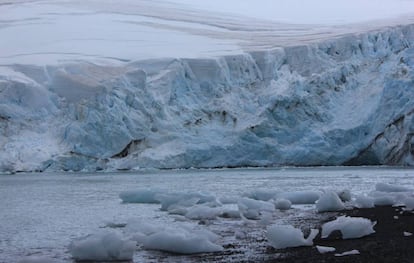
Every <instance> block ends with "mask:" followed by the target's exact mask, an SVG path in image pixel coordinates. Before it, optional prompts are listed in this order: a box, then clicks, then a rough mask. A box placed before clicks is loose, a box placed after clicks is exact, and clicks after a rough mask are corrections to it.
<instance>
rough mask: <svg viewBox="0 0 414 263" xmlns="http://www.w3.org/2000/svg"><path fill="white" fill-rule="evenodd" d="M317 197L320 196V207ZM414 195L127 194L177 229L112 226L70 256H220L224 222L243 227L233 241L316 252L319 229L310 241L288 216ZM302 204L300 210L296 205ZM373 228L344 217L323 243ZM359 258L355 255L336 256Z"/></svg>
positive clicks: (76, 245)
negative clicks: (259, 235)
mask: <svg viewBox="0 0 414 263" xmlns="http://www.w3.org/2000/svg"><path fill="white" fill-rule="evenodd" d="M315 194H318V196H319V198H318V199H317V200H316V201H315V200H314V199H315V198H314V197H315ZM413 194H414V191H413V190H412V189H410V188H405V187H402V186H398V185H394V184H382V183H381V184H377V185H376V187H375V190H373V191H371V192H368V193H367V194H366V195H361V194H359V195H355V196H354V195H353V194H352V192H351V191H350V190H349V189H345V190H336V191H332V190H322V191H295V192H280V191H271V190H263V189H256V190H253V191H251V192H249V193H245V194H243V195H241V196H239V197H236V196H231V197H230V196H227V197H226V196H223V197H217V196H216V195H214V194H212V193H198V192H188V193H179V192H174V193H173V192H168V191H165V190H161V189H152V190H151V189H140V190H134V191H124V192H121V193H120V194H119V197H120V198H121V200H122V202H123V203H125V204H137V205H139V204H145V203H148V204H154V205H156V206H159V209H160V210H161V211H164V213H166V214H168V215H169V217H170V218H171V219H172V221H173V223H172V224H157V223H154V222H148V221H143V220H140V219H139V217H137V218H132V219H130V220H129V221H128V222H126V224H119V225H121V226H122V227H118V226H117V224H113V226H116V227H115V228H116V229H112V230H106V231H101V232H99V233H95V234H92V235H88V236H86V237H83V238H80V239H76V240H73V242H72V243H71V244H70V246H69V250H70V252H71V254H72V257H73V258H75V259H79V260H106V261H111V260H120V259H128V260H131V259H132V258H133V253H134V251H137V250H147V251H149V252H150V251H152V250H159V251H164V252H168V253H176V254H197V253H214V252H221V251H224V250H225V246H224V245H225V243H224V240H223V236H222V233H221V232H220V231H217V228H214V225H215V224H219V223H220V222H239V223H238V226H239V227H237V228H234V229H230V230H226V231H233V232H232V236H233V238H234V240H242V239H245V238H246V237H247V235H248V234H247V233H248V231H249V230H248V229H249V226H255V227H258V228H260V229H262V232H263V233H264V235H265V238H266V240H267V242H268V245H269V246H272V247H274V248H275V249H283V248H288V247H297V246H313V239H314V238H315V237H316V236H317V235H318V233H319V230H318V229H307V230H308V232H309V235H308V236H307V237H306V238H305V236H304V233H303V229H304V228H303V225H300V224H299V225H298V226H294V225H291V224H290V223H284V222H283V220H284V219H283V218H284V217H286V218H287V217H289V214H290V213H293V214H298V213H299V214H300V213H301V211H303V210H304V209H305V210H306V209H308V211H313V213H315V214H323V213H324V212H326V211H339V210H343V209H352V208H353V207H360V208H361V207H372V206H374V205H378V204H377V203H378V202H377V203H375V200H380V199H381V200H385V199H387V198H390V200H393V202H392V203H390V204H387V205H404V202H405V203H406V205H405V206H406V209H407V210H409V209H411V208H410V207H411V205H412V203H411V202H412V198H413ZM282 196H283V197H285V198H286V199H285V198H281V197H282ZM220 200H221V201H225V202H221V201H220ZM298 200H301V202H302V204H299V205H298V204H297V203H296V202H297V201H298ZM311 201H313V203H312V202H311ZM381 205H382V203H381ZM306 207H307V208H306ZM309 209H310V210H309ZM305 220H306V219H305ZM302 224H303V223H302ZM375 224H376V222H371V221H370V220H369V219H366V218H357V217H346V216H340V217H338V218H336V219H335V220H332V221H329V222H327V223H325V224H323V225H322V226H321V237H322V238H327V237H329V235H330V234H331V233H332V232H333V231H336V230H338V231H340V232H341V234H342V238H343V239H351V238H361V237H364V236H366V235H370V234H373V233H375V230H374V228H375ZM108 226H110V225H108ZM111 227H112V226H111ZM112 228H113V227H112ZM212 229H213V230H212ZM221 231H223V229H222V230H221ZM404 235H405V236H410V233H408V232H404ZM316 249H318V251H319V252H320V253H330V252H334V251H335V248H330V247H320V246H317V247H316ZM355 253H356V252H355V251H351V252H349V253H342V254H338V255H337V256H346V255H351V254H355Z"/></svg>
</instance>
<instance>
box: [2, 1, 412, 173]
mask: <svg viewBox="0 0 414 263" xmlns="http://www.w3.org/2000/svg"><path fill="white" fill-rule="evenodd" d="M318 1H322V0H318ZM103 2H105V3H104V4H103ZM187 2H188V1H187ZM230 2H232V1H230ZM351 2H352V1H351ZM384 2H386V1H384ZM389 2H392V1H389ZM396 2H398V1H396ZM401 2H404V1H401ZM213 3H214V1H213ZM405 3H406V4H407V5H408V4H409V1H405ZM187 4H188V3H187ZM187 4H186V1H184V0H181V1H179V0H176V1H170V2H167V1H156V2H153V1H144V0H140V1H130V0H125V1H119V2H116V3H115V2H113V1H109V0H105V1H96V0H88V1H63V0H59V1H49V0H46V1H15V2H13V3H12V2H10V3H7V2H6V1H4V3H0V13H1V14H2V15H1V20H0V149H1V151H0V171H1V172H17V171H61V170H64V171H97V170H109V171H113V170H131V169H139V168H190V167H195V168H216V167H245V166H284V165H293V166H317V165H414V22H413V21H414V19H413V18H412V16H409V15H406V14H404V13H403V12H402V11H401V10H400V11H401V12H400V13H398V12H396V13H395V14H393V15H394V17H389V18H386V19H382V20H378V18H376V17H373V18H372V21H373V22H366V21H353V20H352V18H350V19H351V20H350V21H345V22H343V23H338V22H332V21H328V22H326V21H325V22H324V21H312V23H306V21H300V23H293V22H292V21H283V22H277V21H273V20H269V19H268V18H266V17H259V16H256V17H247V16H246V15H243V14H240V13H237V14H236V13H235V14H231V15H230V14H228V13H226V12H227V11H228V10H226V9H223V10H222V11H221V13H220V12H218V11H214V10H212V9H208V8H207V9H202V8H203V6H198V7H197V1H194V2H193V5H195V6H188V5H187ZM197 8H198V9H197ZM409 8H411V10H412V11H413V12H414V6H409V7H407V8H406V9H407V10H410V9H409ZM201 9H202V10H203V12H201V14H200V12H195V11H194V10H201ZM394 11H395V10H394ZM411 14H412V13H411ZM344 19H345V18H344ZM375 19H377V20H375Z"/></svg>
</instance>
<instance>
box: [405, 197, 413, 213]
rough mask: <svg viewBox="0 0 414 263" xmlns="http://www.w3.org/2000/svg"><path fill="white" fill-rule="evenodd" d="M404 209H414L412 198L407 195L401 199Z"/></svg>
mask: <svg viewBox="0 0 414 263" xmlns="http://www.w3.org/2000/svg"><path fill="white" fill-rule="evenodd" d="M403 203H404V205H405V209H406V210H414V198H413V197H407V198H405V199H404V201H403Z"/></svg>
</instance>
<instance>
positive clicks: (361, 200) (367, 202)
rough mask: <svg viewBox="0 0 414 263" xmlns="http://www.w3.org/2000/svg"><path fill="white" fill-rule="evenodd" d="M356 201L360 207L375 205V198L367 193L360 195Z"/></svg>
mask: <svg viewBox="0 0 414 263" xmlns="http://www.w3.org/2000/svg"><path fill="white" fill-rule="evenodd" d="M355 203H356V206H357V207H359V208H372V207H374V198H372V197H369V196H365V195H358V196H357V197H356V199H355Z"/></svg>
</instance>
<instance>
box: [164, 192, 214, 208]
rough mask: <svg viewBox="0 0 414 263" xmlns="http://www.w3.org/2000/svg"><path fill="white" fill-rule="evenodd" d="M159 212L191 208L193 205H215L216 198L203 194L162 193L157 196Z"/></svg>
mask: <svg viewBox="0 0 414 263" xmlns="http://www.w3.org/2000/svg"><path fill="white" fill-rule="evenodd" d="M156 198H157V200H159V201H160V202H161V210H162V211H168V210H170V209H176V208H177V207H191V206H193V205H195V204H204V203H216V198H215V196H213V195H210V194H204V193H163V194H159V195H157V197H156Z"/></svg>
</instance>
